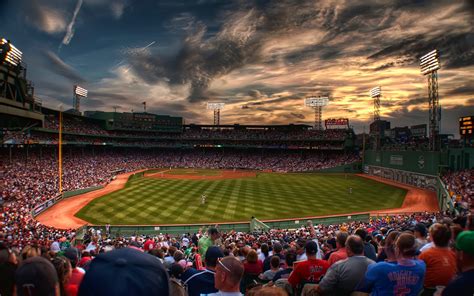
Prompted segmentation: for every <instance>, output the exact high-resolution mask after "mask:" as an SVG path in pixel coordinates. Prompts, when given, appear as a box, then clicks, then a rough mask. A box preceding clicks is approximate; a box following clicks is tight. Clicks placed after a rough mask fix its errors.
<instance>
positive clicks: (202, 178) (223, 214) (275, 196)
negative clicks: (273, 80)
mask: <svg viewBox="0 0 474 296" xmlns="http://www.w3.org/2000/svg"><path fill="white" fill-rule="evenodd" d="M406 192H407V191H406V190H405V189H402V188H399V187H395V186H391V185H387V184H384V183H380V182H377V181H374V180H370V179H366V178H362V177H358V176H356V175H351V174H321V173H318V174H312V173H299V174H296V173H261V172H259V173H255V172H239V171H223V170H204V169H202V170H201V169H173V170H166V169H162V170H151V171H147V172H145V174H143V175H134V176H131V177H130V178H129V180H128V182H127V184H126V185H125V187H124V188H123V189H120V190H118V191H115V192H112V193H109V194H107V195H104V196H101V197H99V198H96V199H94V200H93V201H92V202H90V203H89V204H87V205H86V206H85V207H84V208H82V209H81V210H80V211H79V212H77V213H76V216H77V217H78V218H81V219H83V220H85V221H87V222H89V223H93V224H106V223H110V224H113V225H119V224H120V225H145V224H147V225H148V224H191V223H211V222H233V221H248V220H250V218H251V217H252V216H255V217H257V218H258V219H261V220H266V219H284V218H299V217H309V216H319V215H330V214H342V213H355V212H365V211H367V212H368V211H372V210H381V209H390V208H398V207H400V206H401V205H402V203H403V200H404V197H405V195H406ZM203 195H205V198H203ZM203 199H204V200H203Z"/></svg>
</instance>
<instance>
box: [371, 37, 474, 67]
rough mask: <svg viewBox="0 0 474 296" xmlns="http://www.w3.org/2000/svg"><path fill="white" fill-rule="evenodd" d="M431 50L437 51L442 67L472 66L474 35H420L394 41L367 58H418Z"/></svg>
mask: <svg viewBox="0 0 474 296" xmlns="http://www.w3.org/2000/svg"><path fill="white" fill-rule="evenodd" d="M433 49H438V50H439V52H440V61H441V65H442V66H443V67H446V68H460V67H466V66H470V65H474V33H451V34H443V35H439V36H436V37H434V38H427V37H424V36H422V35H419V36H414V37H411V38H408V39H404V40H399V41H394V44H392V45H390V46H388V47H385V48H384V49H382V50H380V51H378V52H376V53H374V54H372V55H370V56H369V57H368V58H369V59H380V58H384V57H399V56H413V55H416V56H417V57H418V58H419V57H421V56H422V55H424V54H426V53H427V52H429V51H431V50H433ZM392 63H394V62H392ZM417 63H419V60H418V59H416V58H414V57H413V58H410V59H407V60H406V61H405V62H404V64H417ZM390 66H392V65H390ZM383 68H387V67H383Z"/></svg>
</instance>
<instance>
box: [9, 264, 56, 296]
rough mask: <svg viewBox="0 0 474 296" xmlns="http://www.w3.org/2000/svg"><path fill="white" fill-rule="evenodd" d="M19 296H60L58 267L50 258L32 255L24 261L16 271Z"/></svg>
mask: <svg viewBox="0 0 474 296" xmlns="http://www.w3.org/2000/svg"><path fill="white" fill-rule="evenodd" d="M15 288H16V295H18V296H23V295H25V296H43V295H44V296H53V295H55V296H59V295H60V291H59V280H58V275H57V273H56V269H55V268H54V266H53V264H52V263H51V262H49V261H48V259H46V258H43V257H39V256H36V257H30V258H28V259H26V260H25V261H23V262H22V263H21V264H20V266H19V267H18V269H17V270H16V273H15Z"/></svg>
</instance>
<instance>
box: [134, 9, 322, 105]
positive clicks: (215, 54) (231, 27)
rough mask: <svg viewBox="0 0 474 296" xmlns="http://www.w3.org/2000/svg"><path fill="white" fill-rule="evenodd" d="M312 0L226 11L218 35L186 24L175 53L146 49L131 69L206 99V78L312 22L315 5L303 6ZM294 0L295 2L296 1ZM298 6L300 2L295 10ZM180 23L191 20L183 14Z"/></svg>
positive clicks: (191, 98)
mask: <svg viewBox="0 0 474 296" xmlns="http://www.w3.org/2000/svg"><path fill="white" fill-rule="evenodd" d="M310 3H311V1H307V3H301V1H283V2H281V3H278V4H275V5H272V4H269V6H266V7H264V8H262V9H257V8H255V7H250V8H248V9H241V10H239V11H231V12H227V13H226V14H224V17H225V18H226V19H227V22H226V23H224V24H223V25H222V26H221V28H220V31H219V32H217V34H214V35H212V36H211V37H207V36H206V33H207V28H206V26H205V25H204V24H202V23H200V22H194V23H193V25H192V26H187V25H186V27H187V28H189V30H188V31H187V34H188V35H187V37H186V38H185V39H184V40H183V41H182V45H181V48H180V49H179V50H178V52H177V54H176V55H175V56H171V57H166V56H163V55H162V56H160V55H158V54H156V53H154V54H153V53H144V54H140V55H139V56H135V57H133V58H131V59H130V64H131V65H132V68H133V70H134V71H135V73H137V74H138V75H140V76H141V77H142V78H143V79H145V80H146V81H148V82H150V83H152V82H156V81H162V80H165V81H168V82H169V83H170V84H186V83H189V84H190V85H191V93H190V95H189V97H188V100H189V101H191V102H197V101H202V100H205V99H207V98H208V93H207V90H208V87H209V85H210V83H211V82H212V81H213V80H214V79H215V78H218V77H220V76H222V75H225V74H228V73H230V72H231V71H233V70H236V69H239V68H241V67H243V66H245V65H246V64H248V63H253V62H257V61H260V60H261V59H262V56H261V51H262V47H263V45H264V41H265V40H268V39H269V38H271V37H275V36H278V35H279V34H281V33H285V32H287V31H288V30H290V29H293V28H296V27H299V26H302V25H304V24H305V23H307V22H310V21H312V20H313V19H312V16H314V14H315V13H316V12H315V11H314V9H310V10H307V11H306V12H305V10H304V9H303V7H306V6H308V7H309V6H310V5H309V4H310ZM296 4H298V5H296ZM296 7H298V8H297V9H296ZM183 18H184V22H185V23H189V22H192V19H191V18H190V17H189V16H184V17H183Z"/></svg>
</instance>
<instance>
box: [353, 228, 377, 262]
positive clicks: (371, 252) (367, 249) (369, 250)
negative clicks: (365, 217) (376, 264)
mask: <svg viewBox="0 0 474 296" xmlns="http://www.w3.org/2000/svg"><path fill="white" fill-rule="evenodd" d="M355 234H356V235H358V236H360V238H361V239H362V240H363V241H364V255H365V257H367V258H369V259H370V260H373V261H375V260H377V254H376V253H375V248H374V246H372V244H370V243H368V242H366V241H365V239H366V237H367V230H365V229H363V228H359V229H357V230H356V231H355Z"/></svg>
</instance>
